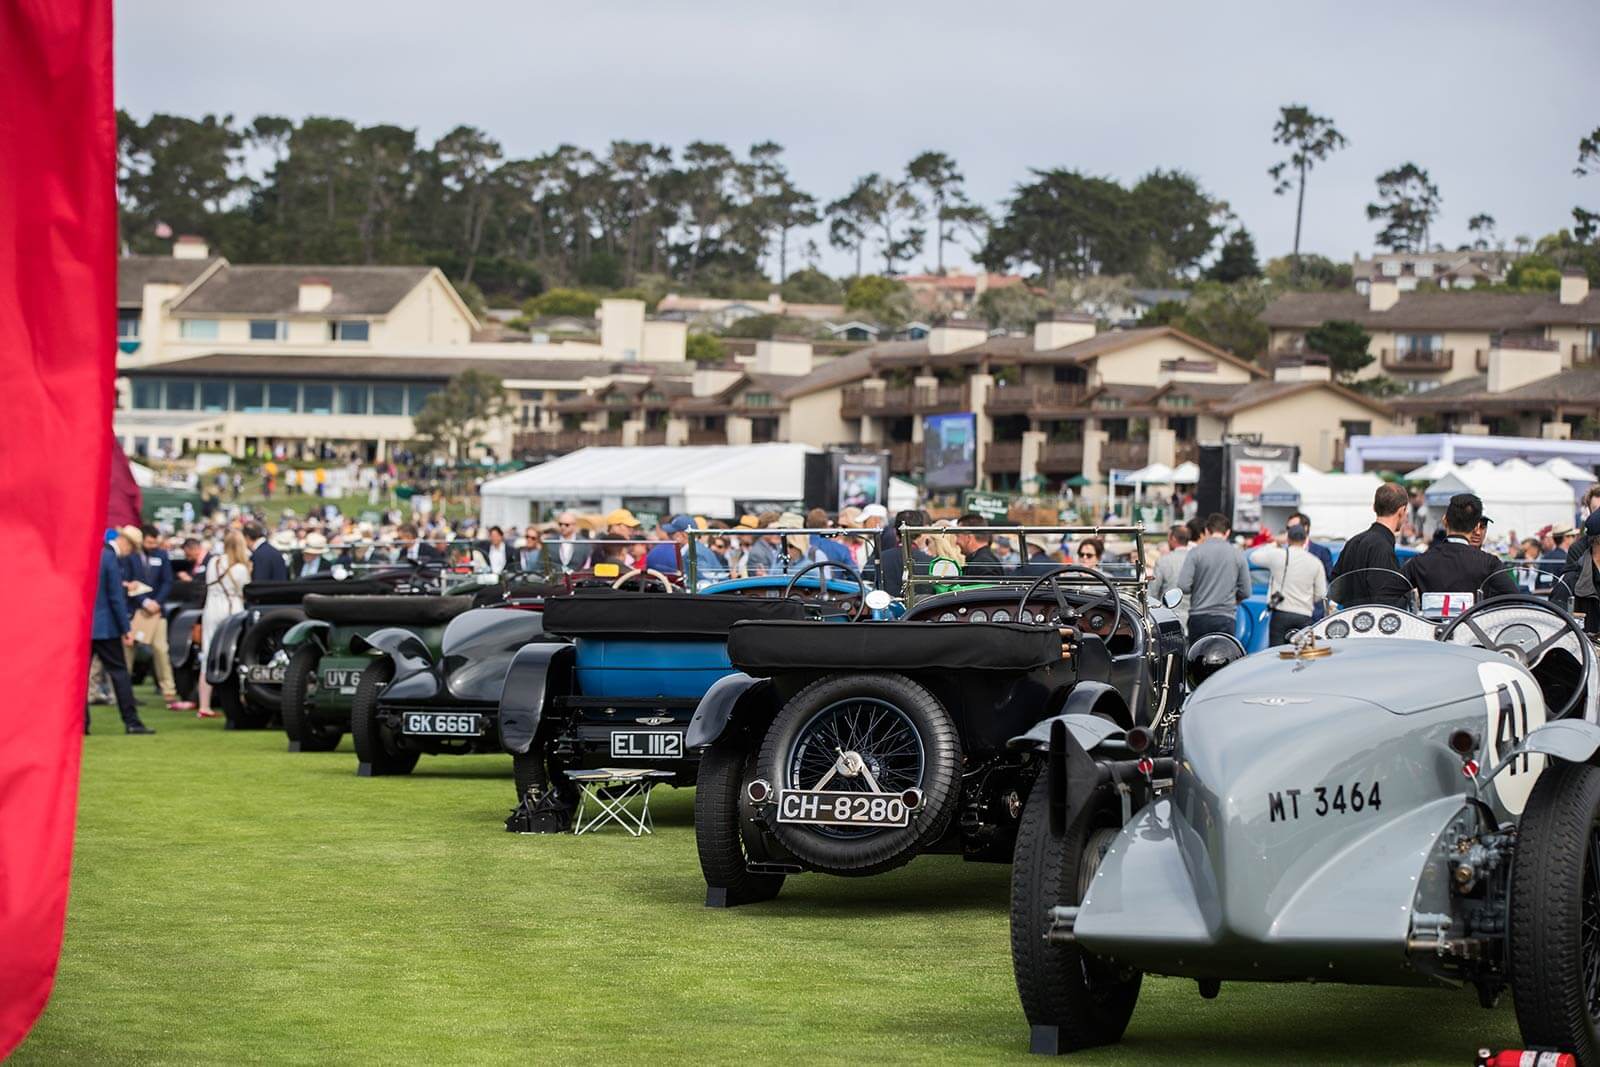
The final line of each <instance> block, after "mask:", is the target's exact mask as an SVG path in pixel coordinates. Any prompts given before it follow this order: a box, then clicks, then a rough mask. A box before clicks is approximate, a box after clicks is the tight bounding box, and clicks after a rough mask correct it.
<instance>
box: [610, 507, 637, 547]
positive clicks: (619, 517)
mask: <svg viewBox="0 0 1600 1067" xmlns="http://www.w3.org/2000/svg"><path fill="white" fill-rule="evenodd" d="M606 533H608V534H610V535H611V536H613V537H620V538H622V539H623V540H624V541H633V540H636V539H637V538H638V536H639V520H638V519H636V518H634V516H633V512H631V511H629V510H628V509H627V508H617V509H616V510H615V511H613V512H611V513H610V514H608V515H607V516H606Z"/></svg>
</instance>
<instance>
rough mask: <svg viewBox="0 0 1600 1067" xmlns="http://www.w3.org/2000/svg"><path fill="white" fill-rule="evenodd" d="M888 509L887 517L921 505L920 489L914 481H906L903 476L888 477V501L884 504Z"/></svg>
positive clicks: (891, 517) (892, 516)
mask: <svg viewBox="0 0 1600 1067" xmlns="http://www.w3.org/2000/svg"><path fill="white" fill-rule="evenodd" d="M884 506H885V507H886V508H888V509H889V518H890V519H891V520H893V518H894V517H895V515H896V514H897V513H899V512H902V511H910V510H911V509H912V508H917V507H921V506H922V490H921V489H918V488H917V483H916V482H908V481H906V480H905V479H904V478H890V479H889V502H888V503H887V504H885V505H884Z"/></svg>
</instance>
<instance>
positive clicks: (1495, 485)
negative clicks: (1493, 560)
mask: <svg viewBox="0 0 1600 1067" xmlns="http://www.w3.org/2000/svg"><path fill="white" fill-rule="evenodd" d="M1457 493H1476V494H1477V495H1478V497H1479V498H1480V499H1481V500H1482V501H1483V511H1484V514H1485V515H1487V516H1489V518H1490V519H1491V520H1493V522H1494V526H1493V527H1492V528H1491V534H1490V536H1491V537H1492V538H1495V539H1498V538H1500V537H1503V536H1508V535H1510V534H1511V533H1513V532H1515V533H1516V534H1517V535H1518V536H1522V537H1525V536H1527V535H1529V534H1531V533H1533V532H1534V531H1536V530H1539V529H1541V528H1542V527H1545V526H1570V525H1572V517H1573V494H1572V486H1570V485H1568V484H1567V483H1566V482H1564V481H1562V480H1561V479H1560V478H1557V477H1556V476H1555V475H1553V474H1550V473H1549V472H1547V471H1541V470H1517V469H1512V470H1499V469H1496V468H1494V467H1476V468H1475V467H1473V466H1472V465H1471V464H1468V465H1467V466H1466V467H1463V468H1462V469H1461V470H1458V471H1456V472H1454V473H1452V474H1447V475H1445V476H1444V477H1443V478H1440V479H1439V480H1438V481H1436V482H1434V483H1433V484H1432V485H1430V486H1428V491H1427V500H1428V508H1429V510H1431V511H1432V512H1433V513H1434V515H1435V516H1442V515H1443V514H1444V509H1445V508H1446V507H1447V506H1448V505H1449V503H1450V498H1451V497H1452V496H1455V495H1456V494H1457Z"/></svg>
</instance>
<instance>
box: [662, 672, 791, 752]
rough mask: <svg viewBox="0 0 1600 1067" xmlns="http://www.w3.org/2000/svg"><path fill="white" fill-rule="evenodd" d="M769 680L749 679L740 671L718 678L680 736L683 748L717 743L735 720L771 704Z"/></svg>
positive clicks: (749, 677) (770, 682)
mask: <svg viewBox="0 0 1600 1067" xmlns="http://www.w3.org/2000/svg"><path fill="white" fill-rule="evenodd" d="M771 687H772V679H770V678H752V677H751V676H750V675H748V674H745V673H743V672H742V671H741V672H739V673H736V674H730V675H727V676H725V677H722V678H719V679H717V680H716V682H715V683H713V684H712V686H711V688H710V689H707V690H706V695H705V696H703V697H701V698H700V703H699V704H698V705H697V706H696V707H695V709H694V718H692V719H690V720H689V729H688V731H687V733H685V734H684V738H683V744H684V747H685V748H691V749H693V748H701V747H703V746H705V745H712V744H715V743H716V742H718V741H720V740H721V739H722V738H723V736H724V735H726V734H727V733H728V731H729V728H730V727H731V726H733V725H735V724H734V719H735V717H737V718H738V719H739V720H740V721H743V720H744V719H745V718H746V717H748V716H750V715H754V714H755V713H756V712H757V711H758V710H761V709H770V708H771V705H772V693H771Z"/></svg>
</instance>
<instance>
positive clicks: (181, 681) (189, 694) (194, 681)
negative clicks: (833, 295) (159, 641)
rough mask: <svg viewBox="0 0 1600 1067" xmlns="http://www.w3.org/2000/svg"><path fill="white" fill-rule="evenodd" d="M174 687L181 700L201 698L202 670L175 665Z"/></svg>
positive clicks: (173, 669) (190, 666)
mask: <svg viewBox="0 0 1600 1067" xmlns="http://www.w3.org/2000/svg"><path fill="white" fill-rule="evenodd" d="M172 687H173V688H174V689H175V690H177V693H178V699H179V700H196V699H198V698H199V696H200V668H199V667H196V666H192V665H190V664H187V663H185V664H182V665H179V664H173V667H172Z"/></svg>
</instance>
